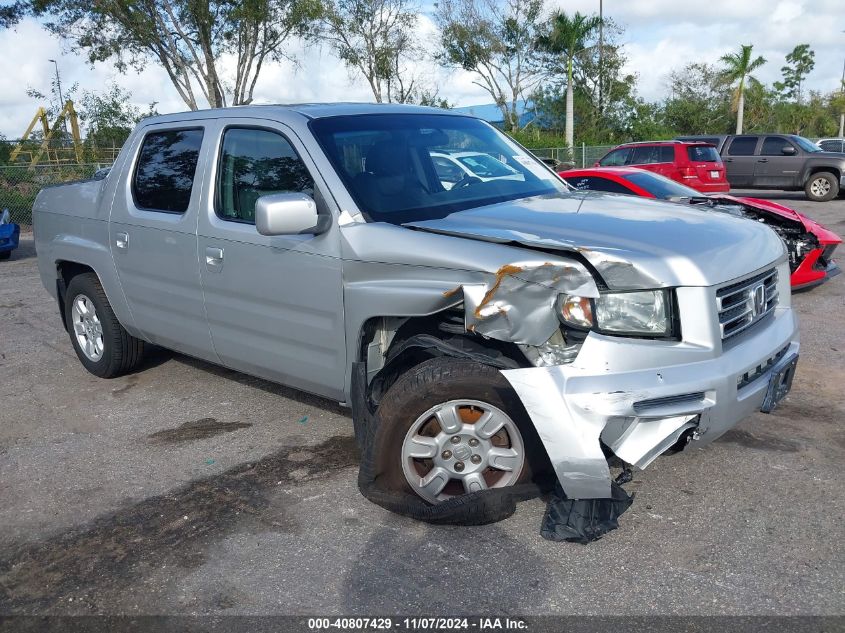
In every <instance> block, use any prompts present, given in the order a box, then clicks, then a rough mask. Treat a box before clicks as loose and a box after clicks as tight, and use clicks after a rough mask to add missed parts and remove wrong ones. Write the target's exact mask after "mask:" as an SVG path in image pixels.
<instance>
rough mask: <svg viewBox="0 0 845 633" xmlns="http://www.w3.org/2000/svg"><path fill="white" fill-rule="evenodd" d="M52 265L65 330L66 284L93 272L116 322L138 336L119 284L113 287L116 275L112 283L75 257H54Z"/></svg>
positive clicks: (95, 269)
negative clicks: (79, 276)
mask: <svg viewBox="0 0 845 633" xmlns="http://www.w3.org/2000/svg"><path fill="white" fill-rule="evenodd" d="M54 265H55V275H56V277H55V279H56V281H55V283H56V301H57V303H58V306H59V314H60V315H61V318H62V326H63V327H64V328H65V330H67V313H66V312H67V311H66V309H65V297H66V295H67V289H68V286H69V285H70V282H71V280H72V279H73V278H74V277H76V276H78V275H83V274H86V273H93V274H94V275H96V277H97V280H98V281H99V282H100V286H101V287H102V288H103V292H104V293H105V295H106V299H107V300H108V302H109V304H110V305H111V307H112V310H114V312H115V316H117V319H118V322H119V323H120V324H121V326H123V327H124V328H125V329H126V330H127V331H128V332H129V333H130V334H132V335H133V336H138V334H137V333H136V329H135V328H134V321H133V319H132V317H131V314H130V313H129V310H128V306H127V305H126V303H125V298H124V296H123V290H122V288H121V287H120V286H119V285H117V287H115V285H116V284H119V282H118V281H117V278H116V276H115V279H114V283H110V282H109V280H108V279H105V278H104V276H103V275H102V274H101V273H100V271H99V270H98V269H97V267H95V266H92V265H91V264H88V263H84V262H81V261H79V260H77V259H56V260H55V262H54Z"/></svg>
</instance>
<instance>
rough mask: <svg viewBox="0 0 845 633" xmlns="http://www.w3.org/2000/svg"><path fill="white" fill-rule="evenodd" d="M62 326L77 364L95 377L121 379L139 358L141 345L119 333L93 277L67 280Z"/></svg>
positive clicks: (104, 298)
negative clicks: (77, 361) (119, 377)
mask: <svg viewBox="0 0 845 633" xmlns="http://www.w3.org/2000/svg"><path fill="white" fill-rule="evenodd" d="M75 306H76V307H75ZM83 307H84V308H85V309H84V310H83ZM91 311H93V314H92V312H91ZM65 323H66V326H67V331H68V333H69V334H70V340H71V343H72V344H73V349H74V350H75V351H76V355H77V356H78V357H79V361H80V362H81V363H82V365H83V366H84V367H85V369H87V370H88V371H89V372H91V373H92V374H94V375H95V376H99V377H100V378H116V377H118V376H122V375H124V374H126V373H129V372H131V371H132V370H133V369H135V368H136V367H137V366H138V365H139V364H140V362H141V360H142V358H143V355H144V342H143V341H141V340H139V339H137V338H135V337H134V336H131V335H130V334H129V333H128V332H127V331H126V330H124V329H123V326H122V325H121V324H120V322H119V321H118V320H117V317H116V316H115V314H114V310H112V307H111V305H110V304H109V300H108V299H107V298H106V293H105V292H104V291H103V287H102V286H101V285H100V280H99V279H98V278H97V275H95V274H94V273H83V274H80V275H77V276H75V277H73V278H72V279H71V280H70V283H69V284H68V287H67V292H65ZM98 334H99V336H98ZM83 342H85V344H84V345H83Z"/></svg>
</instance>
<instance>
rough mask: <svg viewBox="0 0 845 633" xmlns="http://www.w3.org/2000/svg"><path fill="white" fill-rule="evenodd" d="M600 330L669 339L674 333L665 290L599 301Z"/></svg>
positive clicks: (614, 295)
mask: <svg viewBox="0 0 845 633" xmlns="http://www.w3.org/2000/svg"><path fill="white" fill-rule="evenodd" d="M595 305H596V309H595V318H596V328H597V329H598V330H599V331H603V332H612V333H618V334H622V333H629V334H640V335H642V334H645V335H651V336H666V335H668V334H669V333H670V332H671V329H672V322H671V319H670V312H669V297H668V294H667V292H666V291H665V290H647V291H641V292H614V293H608V294H603V295H601V296H600V297H599V298H598V299H596V303H595Z"/></svg>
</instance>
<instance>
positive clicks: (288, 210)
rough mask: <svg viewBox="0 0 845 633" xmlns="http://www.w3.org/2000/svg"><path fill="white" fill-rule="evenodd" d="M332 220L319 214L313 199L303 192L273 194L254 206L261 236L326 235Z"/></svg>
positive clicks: (261, 198)
mask: <svg viewBox="0 0 845 633" xmlns="http://www.w3.org/2000/svg"><path fill="white" fill-rule="evenodd" d="M330 222H331V219H330V218H329V217H328V216H326V215H322V216H321V215H320V214H318V213H317V204H316V203H315V202H314V199H313V198H312V197H311V196H309V195H306V194H304V193H273V194H269V195H266V196H261V197H260V198H259V199H258V200H257V201H256V203H255V228H256V229H258V232H259V233H260V234H261V235H298V234H300V233H313V234H317V233H323V232H324V231H325V230H326V229H328V225H329V223H330Z"/></svg>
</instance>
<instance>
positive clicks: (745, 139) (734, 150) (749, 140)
mask: <svg viewBox="0 0 845 633" xmlns="http://www.w3.org/2000/svg"><path fill="white" fill-rule="evenodd" d="M758 138H759V137H757V136H737V137H736V138H734V139H733V140H732V141H731V145H730V147H728V155H729V156H754V150H755V149H756V148H757V139H758Z"/></svg>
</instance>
